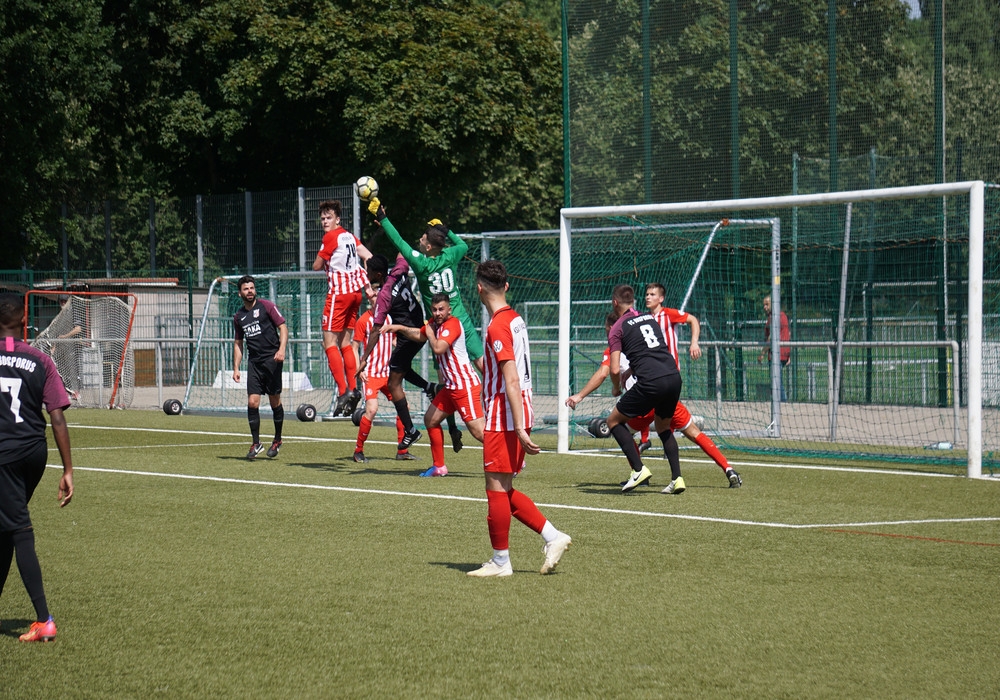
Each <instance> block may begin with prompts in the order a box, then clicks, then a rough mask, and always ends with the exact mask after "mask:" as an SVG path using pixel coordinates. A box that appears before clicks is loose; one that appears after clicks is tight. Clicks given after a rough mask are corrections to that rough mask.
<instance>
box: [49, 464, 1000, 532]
mask: <svg viewBox="0 0 1000 700" xmlns="http://www.w3.org/2000/svg"><path fill="white" fill-rule="evenodd" d="M46 466H48V467H49V468H51V469H58V470H60V471H61V470H62V465H58V464H49V465H46ZM74 471H88V472H101V473H105V474H126V475H131V476H156V477H161V478H167V479H188V480H191V481H212V482H216V483H224V484H242V485H247V486H277V487H284V488H291V489H310V490H314V491H339V492H342V493H364V494H375V495H382V496H399V497H403V498H430V499H436V500H442V501H467V502H469V503H485V502H486V499H484V498H473V497H471V496H453V495H450V494H441V493H414V492H411V491H389V490H386V489H361V488H355V487H349V486H323V485H321V484H293V483H288V482H283V481H261V480H259V479H234V478H230V477H221V476H199V475H195V474H172V473H169V472H144V471H136V470H132V469H104V468H99V467H74ZM537 505H538V506H539V507H542V508H561V509H563V510H575V511H581V512H588V513H609V514H614V515H637V516H640V517H647V518H669V519H673V520H693V521H698V522H706V523H722V524H726V525H753V526H757V527H770V528H781V529H787V530H816V529H824V528H842V527H877V526H887V525H921V524H931V523H981V522H996V521H1000V517H970V518H923V519H916V520H872V521H865V522H858V523H806V524H794V523H775V522H761V521H756V520H737V519H733V518H713V517H709V516H703V515H679V514H677V513H657V512H654V511H647V510H629V509H626V508H596V507H592V506H576V505H568V504H565V503H538V504H537Z"/></svg>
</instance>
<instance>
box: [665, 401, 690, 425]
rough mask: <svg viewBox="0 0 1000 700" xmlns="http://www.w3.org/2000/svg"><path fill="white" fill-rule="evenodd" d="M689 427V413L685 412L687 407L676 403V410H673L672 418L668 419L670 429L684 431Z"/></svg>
mask: <svg viewBox="0 0 1000 700" xmlns="http://www.w3.org/2000/svg"><path fill="white" fill-rule="evenodd" d="M689 425H691V411H689V410H687V406H685V405H684V404H682V403H681V402H680V401H678V402H677V408H675V409H674V417H673V418H671V419H670V429H671V430H684V428H686V427H688V426H689Z"/></svg>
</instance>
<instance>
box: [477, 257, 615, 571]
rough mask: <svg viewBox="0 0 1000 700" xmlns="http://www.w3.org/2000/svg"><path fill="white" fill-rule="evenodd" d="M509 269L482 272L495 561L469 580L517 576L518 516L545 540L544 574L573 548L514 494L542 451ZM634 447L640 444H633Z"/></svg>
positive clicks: (489, 266)
mask: <svg viewBox="0 0 1000 700" xmlns="http://www.w3.org/2000/svg"><path fill="white" fill-rule="evenodd" d="M508 286H509V285H508V284H507V269H506V268H505V267H504V265H503V263H502V262H500V261H499V260H486V261H485V262H482V263H480V264H479V266H478V267H477V268H476V288H477V290H478V291H479V299H480V301H482V302H483V304H485V306H486V309H487V311H489V313H490V324H489V327H488V328H487V329H486V347H487V354H486V358H485V362H484V371H483V389H482V391H483V406H484V408H485V410H486V425H485V431H484V433H483V471H484V472H485V475H486V502H487V508H488V511H487V512H488V515H487V517H486V524H487V526H488V528H489V532H490V543H491V544H492V545H493V557H492V558H491V559H490V560H489V561H487V562H486V563H485V564H483V565H482V566H481V567H479V568H478V569H475V570H473V571H470V572H469V574H468V575H469V576H475V577H479V578H482V577H487V576H511V575H512V574H513V573H514V569H513V567H512V566H511V563H510V550H509V539H510V519H511V517H512V516H513V517H515V518H517V519H518V520H520V521H521V522H522V523H524V524H525V525H527V526H528V527H529V528H531V529H532V530H534V531H535V532H537V533H539V534H540V535H541V536H542V539H544V540H545V546H544V547H542V551H543V552H544V553H545V561H544V563H543V564H542V568H541V573H543V574H548V573H551V572H552V571H553V570H554V569H555V568H556V565H557V564H558V563H559V560H560V558H561V557H562V555H563V553H564V552H565V551H566V550H567V549H568V548H569V546H570V544H572V540H571V539H570V536H569V535H567V534H566V533H564V532H560V531H559V530H557V529H556V528H555V527H554V526H553V525H552V523H551V522H549V521H548V520H546V518H545V516H544V515H542V513H541V511H539V510H538V507H537V506H536V505H535V503H534V501H532V500H531V499H530V498H528V496H526V495H525V494H523V493H521V492H520V491H517V490H515V489H514V486H513V481H514V475H516V474H518V473H519V472H520V471H521V470H522V469H523V468H524V456H525V454H538V453H539V452H540V451H541V448H539V447H538V445H536V444H535V443H534V442H532V441H531V426H532V418H533V416H534V413H533V409H532V406H531V352H530V350H529V347H528V331H527V328H526V326H525V323H524V319H522V318H521V317H520V316H518V315H517V313H516V312H515V311H514V310H513V309H512V308H510V306H508V305H507V289H508ZM633 447H634V445H633Z"/></svg>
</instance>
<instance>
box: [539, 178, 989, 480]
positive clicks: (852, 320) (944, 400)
mask: <svg viewBox="0 0 1000 700" xmlns="http://www.w3.org/2000/svg"><path fill="white" fill-rule="evenodd" d="M998 208H1000V191H998V190H996V189H992V188H987V187H986V186H985V185H984V183H982V182H963V183H948V184H938V185H927V186H918V187H902V188H891V189H880V190H862V191H854V192H837V193H824V194H812V195H797V196H788V197H769V198H761V199H740V200H724V201H714V202H685V203H675V204H649V205H631V206H612V207H577V208H566V209H563V210H562V212H561V221H560V242H559V292H558V297H559V304H558V310H559V316H558V370H557V372H558V379H557V384H558V396H557V407H558V416H557V433H558V448H559V451H561V452H566V451H569V449H570V443H571V440H572V437H573V435H572V434H573V433H574V432H575V431H576V430H577V429H578V426H577V425H576V424H575V423H574V421H573V420H571V415H570V410H569V409H568V408H567V407H566V406H565V399H566V398H567V397H568V396H569V395H570V394H572V393H573V390H574V389H579V386H580V385H581V383H582V381H585V379H586V377H585V376H582V375H585V374H586V372H583V373H581V372H580V371H579V368H578V365H579V358H578V357H577V356H578V355H579V354H580V352H581V349H582V348H585V347H587V346H586V343H587V342H589V343H591V344H593V346H594V347H595V348H597V347H598V346H600V349H601V350H603V345H605V344H606V342H605V341H606V339H605V338H603V337H602V331H603V319H604V316H605V314H606V313H607V312H608V311H609V310H610V295H611V289H612V288H613V287H614V285H615V284H618V283H622V282H625V283H630V284H632V285H633V286H634V287H635V288H636V297H637V306H639V307H640V308H641V307H642V304H643V294H644V290H645V286H646V284H649V283H660V284H663V285H664V287H665V288H666V291H667V298H666V302H665V305H666V306H670V307H673V308H681V309H683V310H686V311H689V312H691V313H693V314H694V315H696V316H697V317H698V319H699V320H700V322H701V338H700V345H701V349H702V352H703V355H702V357H701V358H700V360H697V361H695V360H692V359H691V358H689V357H688V356H687V354H686V353H687V349H688V343H689V339H687V340H686V339H684V338H683V337H682V343H681V354H682V357H681V362H680V365H681V367H680V369H681V374H682V376H683V378H684V389H683V391H682V396H681V400H682V401H684V402H685V404H687V406H688V408H689V409H690V410H691V412H692V413H694V414H697V415H700V416H702V417H703V418H704V427H703V429H704V430H705V431H706V432H708V433H709V434H711V435H713V438H714V439H715V441H716V442H717V443H719V444H720V446H722V447H728V448H730V449H739V450H741V451H750V452H759V453H771V454H786V455H792V454H800V455H804V454H811V455H827V456H835V457H845V458H864V459H880V460H896V461H909V462H951V463H964V464H965V465H966V466H967V473H968V475H969V476H973V477H976V476H980V475H981V473H982V466H983V464H984V456H985V463H986V464H987V465H989V466H992V465H994V464H997V465H1000V461H998V460H996V459H995V457H994V454H995V451H997V450H1000V426H998V418H997V415H996V413H997V407H996V406H995V405H993V403H1000V402H993V398H991V397H993V396H994V394H997V395H998V396H997V398H1000V376H998V375H1000V366H998V367H997V368H996V369H997V371H994V369H993V364H989V363H987V365H985V366H984V362H983V359H984V333H985V337H986V338H987V339H988V340H992V339H994V338H998V337H1000V319H998V315H997V312H998V311H1000V309H993V308H992V307H989V308H988V309H987V313H986V315H985V316H984V310H983V303H984V291H983V290H984V275H983V266H984V241H986V240H987V239H989V243H988V244H987V249H986V251H985V256H986V259H987V260H991V261H992V260H997V259H1000V244H998V243H994V242H993V241H995V240H996V239H997V237H996V236H992V237H986V238H984V229H986V230H989V231H991V232H994V233H995V232H997V228H998V218H1000V215H998ZM713 216H714V217H720V218H719V219H717V223H716V224H715V225H714V226H713V227H711V228H710V229H708V230H707V231H706V221H710V220H711V219H712V218H713ZM721 217H725V218H721ZM691 222H701V223H699V224H692V223H691ZM595 232H598V233H595ZM994 249H995V250H994ZM987 284H994V282H992V281H990V279H988V280H987ZM994 291H1000V290H994ZM997 296H998V295H996V294H989V295H988V296H987V301H988V304H990V305H992V304H993V303H994V302H993V299H994V297H997ZM764 297H770V298H771V305H772V310H773V311H772V315H771V316H770V318H768V317H767V316H766V314H765V312H764V310H763V300H764ZM782 315H785V316H786V317H787V319H788V328H789V329H790V332H791V340H790V341H788V342H781V318H782ZM984 323H985V328H984ZM586 327H589V328H590V329H591V335H592V336H593V337H592V338H590V339H589V340H588V339H584V338H582V337H581V328H586ZM765 337H767V338H768V340H767V342H766V343H765ZM986 347H987V359H988V360H989V359H990V358H991V357H992V355H991V354H990V353H989V349H990V347H991V346H990V344H989V343H987V346H986ZM783 351H784V352H783ZM595 352H596V350H595ZM994 354H996V353H994ZM994 364H997V365H1000V362H997V363H994ZM994 385H998V387H997V388H998V391H995V392H994V391H993V390H992V389H991V387H993V386H994ZM984 387H985V390H986V391H985V395H986V397H987V401H986V402H985V404H984V400H983V397H984ZM588 400H589V399H588ZM604 401H605V403H608V404H609V405H610V404H612V403H613V400H612V399H610V398H606V399H604ZM991 402H992V403H991ZM595 407H596V404H595ZM600 408H601V407H597V409H598V410H594V409H593V408H592V409H590V411H589V412H590V413H599V412H600ZM579 410H580V407H578V409H577V411H578V412H579ZM984 438H985V443H984Z"/></svg>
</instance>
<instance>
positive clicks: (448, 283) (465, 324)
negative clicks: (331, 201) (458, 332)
mask: <svg viewBox="0 0 1000 700" xmlns="http://www.w3.org/2000/svg"><path fill="white" fill-rule="evenodd" d="M381 224H382V230H383V231H385V232H386V234H387V235H388V236H389V238H390V239H391V240H392V242H393V243H394V244H395V245H396V248H397V249H398V250H399V252H400V253H402V254H403V257H404V258H406V262H407V263H409V265H410V269H411V270H413V274H414V275H415V276H416V278H417V285H418V286H419V287H420V296H421V297H423V300H424V309H425V310H426V311H427V317H428V318H430V314H431V297H433V296H434V295H435V294H437V293H439V292H445V293H446V294H447V295H448V301H449V302H450V303H451V315H452V316H454V317H456V318H457V319H458V320H459V321H461V322H462V328H464V329H465V347H466V349H467V350H468V351H469V357H470V358H471V359H473V360H477V359H479V358H480V357H482V356H483V341H482V339H481V338H480V337H479V331H478V330H477V328H476V325H475V324H474V323H473V322H472V319H471V318H470V317H469V313H468V312H467V311H466V310H465V304H463V303H462V295H461V293H460V292H459V290H458V285H457V284H456V280H455V277H456V275H455V268H456V267H457V265H458V262H459V261H460V260H461V259H462V258H463V257H465V254H466V253H468V252H469V244H468V243H466V242H465V241H463V240H462V239H461V238H459V237H458V236H457V235H455V233H454V232H453V231H448V240H449V241H451V243H452V245H450V246H448V247H447V248H445V249H444V250H442V251H441V254H440V255H437V256H434V257H430V256H427V255H424V254H423V253H421V252H420V251H419V250H416V249H415V248H414V247H413V246H411V245H410V244H409V243H407V242H406V241H404V240H403V237H402V236H400V235H399V231H397V230H396V227H395V226H393V225H392V222H390V221H389V219H388V218H386V219H382V221H381Z"/></svg>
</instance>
